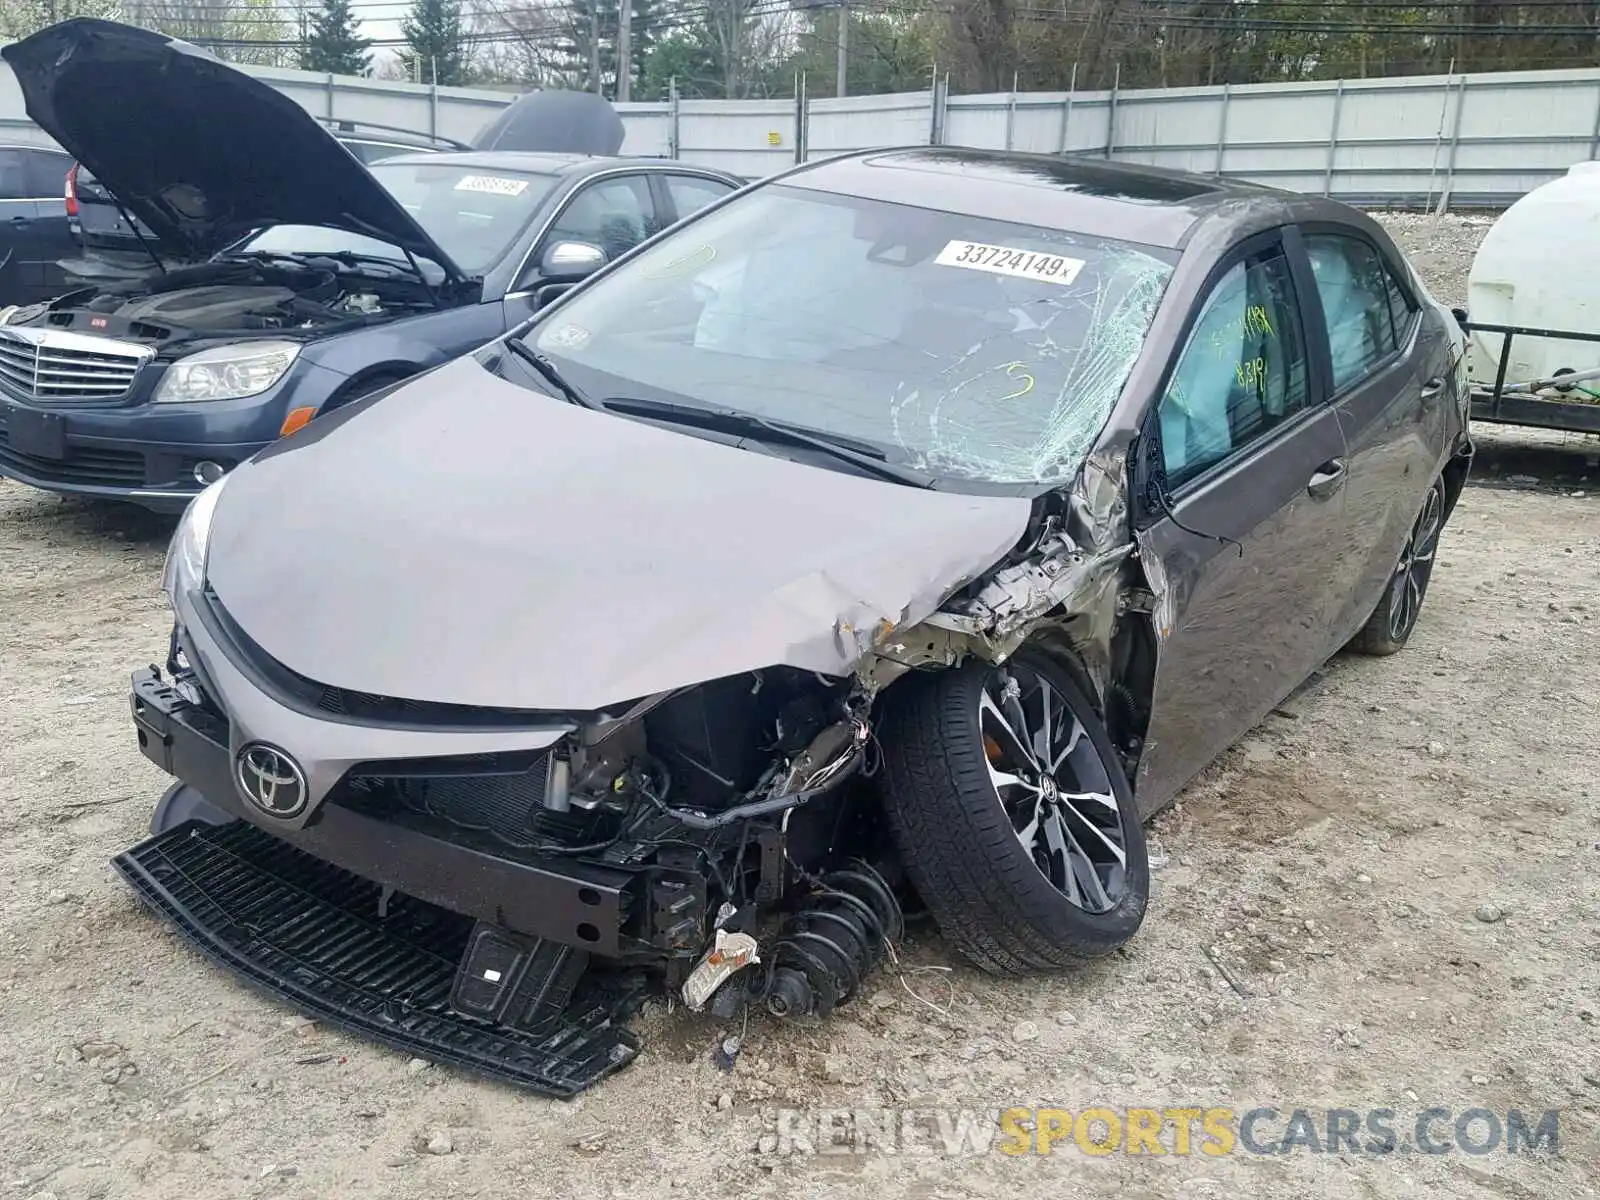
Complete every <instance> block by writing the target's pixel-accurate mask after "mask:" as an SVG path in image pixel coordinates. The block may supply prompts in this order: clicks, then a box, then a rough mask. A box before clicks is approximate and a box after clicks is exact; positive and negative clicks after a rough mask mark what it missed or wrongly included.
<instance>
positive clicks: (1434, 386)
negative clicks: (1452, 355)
mask: <svg viewBox="0 0 1600 1200" xmlns="http://www.w3.org/2000/svg"><path fill="white" fill-rule="evenodd" d="M1443 391H1444V376H1442V375H1438V376H1435V377H1434V378H1432V379H1430V380H1428V382H1427V383H1425V384H1423V385H1422V398H1423V399H1424V400H1432V399H1433V398H1434V397H1436V396H1438V395H1439V394H1440V393H1441V392H1443Z"/></svg>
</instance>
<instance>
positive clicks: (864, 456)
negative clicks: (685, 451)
mask: <svg viewBox="0 0 1600 1200" xmlns="http://www.w3.org/2000/svg"><path fill="white" fill-rule="evenodd" d="M599 407H600V408H603V409H606V410H607V411H608V412H619V413H626V414H631V415H634V416H640V417H648V418H650V419H652V420H657V421H668V422H672V423H675V424H679V425H693V426H696V427H698V428H701V429H709V430H712V431H715V432H721V433H734V434H743V435H745V436H747V437H750V438H751V439H753V440H755V441H758V442H769V443H775V444H778V445H788V446H804V447H806V448H807V449H810V450H815V451H817V452H819V453H821V454H825V455H827V456H828V457H829V458H833V459H837V460H838V461H840V462H847V463H849V464H850V465H851V466H854V467H857V468H859V469H860V470H862V471H865V472H866V473H867V474H870V475H876V476H877V477H878V478H879V479H887V480H889V481H890V482H892V483H903V484H905V485H906V486H908V487H917V488H932V487H933V486H934V484H935V483H937V482H938V481H937V479H936V477H935V476H932V475H929V474H927V473H926V472H924V471H919V470H917V469H916V468H915V467H908V466H905V465H904V464H902V463H892V462H889V461H888V459H887V458H886V457H885V456H884V454H883V452H882V451H880V450H875V449H870V448H868V447H866V446H865V445H864V444H862V443H860V442H857V441H855V440H854V439H853V438H848V437H844V436H842V435H839V434H832V433H825V432H823V431H821V430H816V429H804V428H801V427H800V426H798V425H789V424H786V423H784V422H781V421H773V420H770V419H769V418H767V417H763V416H759V415H757V414H756V413H751V412H744V411H742V410H740V409H736V408H700V407H697V406H696V405H693V404H673V403H672V402H670V401H667V400H644V399H639V398H636V397H632V396H618V397H615V398H612V399H608V400H602V401H601V402H600V403H599Z"/></svg>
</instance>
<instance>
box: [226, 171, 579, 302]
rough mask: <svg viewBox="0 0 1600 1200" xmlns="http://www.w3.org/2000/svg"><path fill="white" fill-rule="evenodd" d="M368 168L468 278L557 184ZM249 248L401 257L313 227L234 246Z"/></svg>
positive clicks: (505, 174) (286, 229) (510, 175)
mask: <svg viewBox="0 0 1600 1200" xmlns="http://www.w3.org/2000/svg"><path fill="white" fill-rule="evenodd" d="M367 169H368V170H369V171H371V172H372V174H373V176H374V177H375V178H376V179H377V180H378V182H379V183H381V184H383V186H384V188H385V189H386V190H387V191H388V192H389V193H390V194H391V195H393V196H394V197H395V199H397V200H399V201H400V205H401V207H402V208H404V209H405V210H406V211H407V212H408V213H410V214H411V215H412V216H413V217H414V218H416V222H417V224H418V225H421V226H422V228H423V229H424V230H426V231H427V233H428V235H429V236H430V237H432V238H433V240H434V241H436V242H438V243H439V248H440V249H441V250H443V251H444V252H445V253H446V254H448V255H449V256H450V257H451V259H452V260H454V262H455V264H456V265H457V266H458V267H460V268H461V269H462V270H463V271H465V272H466V273H467V274H468V275H482V274H483V273H484V272H486V271H488V270H489V269H490V268H491V267H493V266H494V265H495V264H496V263H497V262H499V261H500V259H501V258H502V257H503V256H504V255H505V253H506V251H507V250H509V249H510V248H511V244H512V243H513V242H514V241H516V239H517V235H518V234H520V233H521V232H522V230H523V229H524V228H525V227H526V226H527V224H528V221H529V219H530V218H531V217H532V216H533V212H534V210H535V209H536V208H538V207H539V202H540V201H542V200H543V199H544V198H545V197H546V196H547V195H549V193H550V189H551V188H553V187H554V186H555V182H556V177H555V176H554V175H540V174H536V173H534V172H532V171H508V170H503V169H501V168H499V167H470V166H461V165H459V164H439V163H412V162H407V163H394V162H376V163H373V164H371V165H370V166H369V167H368V168H367ZM251 250H266V251H271V252H273V253H275V254H335V253H339V252H350V253H354V254H366V255H373V256H376V257H379V258H392V259H394V260H395V261H397V262H400V263H404V262H405V254H404V252H402V251H401V250H399V249H398V248H397V247H395V246H392V245H390V244H389V243H387V242H383V241H379V240H378V239H376V238H369V237H363V236H362V235H361V234H358V233H346V232H344V231H343V230H339V229H328V228H325V227H321V226H312V225H274V226H273V227H272V228H271V229H267V230H264V231H263V232H261V233H259V234H257V235H256V236H255V237H253V238H251V239H249V240H248V241H246V242H244V243H243V244H242V245H240V246H237V247H235V251H236V252H237V251H245V252H248V251H251Z"/></svg>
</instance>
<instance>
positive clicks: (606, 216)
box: [506, 173, 666, 328]
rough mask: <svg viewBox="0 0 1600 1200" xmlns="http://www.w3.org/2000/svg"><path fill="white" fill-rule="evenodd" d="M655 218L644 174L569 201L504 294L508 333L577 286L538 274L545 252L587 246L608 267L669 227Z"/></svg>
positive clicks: (592, 186) (580, 192)
mask: <svg viewBox="0 0 1600 1200" xmlns="http://www.w3.org/2000/svg"><path fill="white" fill-rule="evenodd" d="M665 224H666V222H664V221H663V220H662V219H661V217H660V216H659V215H658V214H657V212H656V204H655V199H654V197H653V196H652V195H651V192H650V184H649V180H648V179H647V178H646V177H645V176H644V175H643V174H642V173H635V174H629V175H609V176H604V177H602V178H600V179H596V180H594V181H593V182H592V183H586V184H584V185H583V186H582V187H579V188H578V189H577V190H576V191H574V192H573V194H572V195H571V196H569V197H568V198H567V201H566V203H565V204H564V205H563V206H562V208H561V211H560V213H559V214H558V215H557V217H556V219H555V221H554V223H553V224H552V225H551V226H550V228H549V230H547V231H546V233H545V235H544V236H543V237H542V238H540V239H539V242H538V244H537V245H535V246H534V248H533V253H532V254H530V255H529V256H528V262H527V264H526V265H525V266H524V267H523V269H522V274H521V276H520V277H518V279H517V280H516V282H515V283H514V284H513V285H512V287H511V290H510V292H508V293H507V294H506V327H507V328H511V327H513V326H515V325H517V324H519V323H520V322H521V321H523V320H525V319H526V318H527V317H529V316H531V315H532V314H533V313H535V312H537V311H538V310H539V309H540V308H541V307H543V306H544V305H545V304H546V303H548V302H549V300H550V299H551V298H552V297H553V296H554V295H555V294H556V293H557V292H558V291H559V290H561V289H562V288H564V287H567V286H570V285H571V283H573V282H577V281H576V280H570V281H569V280H558V279H547V278H545V277H544V275H543V273H542V272H541V271H540V261H541V260H542V258H543V257H544V253H545V250H546V249H548V248H549V247H550V246H553V245H554V244H555V243H557V242H584V243H586V244H588V245H591V246H598V247H600V249H602V250H604V251H605V255H606V261H607V262H610V261H612V260H613V259H615V258H618V257H619V256H621V255H623V254H626V253H627V252H628V251H629V250H632V249H633V248H634V247H635V246H637V245H638V244H639V243H640V242H642V241H644V240H645V238H647V237H650V236H652V235H653V234H655V233H656V232H657V231H659V230H660V229H662V228H663V227H664V226H665Z"/></svg>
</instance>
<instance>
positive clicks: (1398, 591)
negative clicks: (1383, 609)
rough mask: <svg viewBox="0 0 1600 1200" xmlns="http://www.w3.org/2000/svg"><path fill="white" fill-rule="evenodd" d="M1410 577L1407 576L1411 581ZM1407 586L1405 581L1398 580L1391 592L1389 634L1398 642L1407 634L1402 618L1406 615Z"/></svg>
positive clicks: (1392, 586)
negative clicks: (1401, 636) (1402, 635)
mask: <svg viewBox="0 0 1600 1200" xmlns="http://www.w3.org/2000/svg"><path fill="white" fill-rule="evenodd" d="M1409 578H1410V575H1409V574H1408V575H1407V576H1406V579H1409ZM1405 604H1406V585H1405V580H1404V579H1396V580H1395V581H1394V585H1391V588H1390V592H1389V633H1390V635H1391V636H1392V637H1394V638H1395V640H1396V641H1398V640H1399V638H1400V635H1401V634H1403V633H1404V632H1405V626H1404V624H1403V623H1402V618H1403V617H1404V615H1405Z"/></svg>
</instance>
